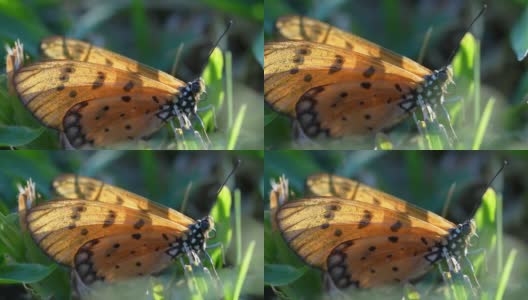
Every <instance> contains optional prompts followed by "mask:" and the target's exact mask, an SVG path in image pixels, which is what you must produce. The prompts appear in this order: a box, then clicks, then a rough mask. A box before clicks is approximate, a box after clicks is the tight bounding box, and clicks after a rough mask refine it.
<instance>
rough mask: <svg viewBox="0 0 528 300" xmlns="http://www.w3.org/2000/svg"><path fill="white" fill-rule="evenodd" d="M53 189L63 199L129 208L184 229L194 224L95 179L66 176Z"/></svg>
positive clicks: (60, 177)
mask: <svg viewBox="0 0 528 300" xmlns="http://www.w3.org/2000/svg"><path fill="white" fill-rule="evenodd" d="M52 187H53V190H54V192H55V193H56V194H57V195H58V196H59V197H61V198H66V199H85V200H88V201H98V202H103V203H109V204H113V205H118V206H122V207H127V208H130V209H133V210H138V211H141V212H145V213H148V214H153V215H156V216H158V217H160V218H163V219H167V220H171V221H173V222H175V223H178V224H181V225H182V226H183V227H187V226H189V225H190V224H192V223H194V220H193V219H191V218H189V217H187V216H186V215H184V214H182V213H180V212H178V211H176V210H174V209H171V208H168V207H164V206H162V205H159V204H156V203H155V202H152V201H149V200H148V199H146V198H144V197H142V196H139V195H137V194H135V193H131V192H129V191H127V190H124V189H121V188H119V187H116V186H113V185H110V184H108V183H104V182H102V181H99V180H96V179H93V178H89V177H84V176H77V175H73V174H64V175H60V176H58V177H57V178H55V179H54V180H53V183H52ZM183 227H182V228H183Z"/></svg>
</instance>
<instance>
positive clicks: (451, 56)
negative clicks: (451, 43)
mask: <svg viewBox="0 0 528 300" xmlns="http://www.w3.org/2000/svg"><path fill="white" fill-rule="evenodd" d="M487 8H488V5H487V4H486V3H484V5H483V6H482V9H481V10H480V12H479V14H478V15H477V16H476V17H475V18H474V19H473V21H471V24H469V26H468V27H467V28H466V30H465V31H464V34H462V36H461V37H460V38H459V39H458V43H457V46H456V47H455V49H454V50H453V52H451V55H449V59H448V60H447V61H448V64H450V63H451V60H452V59H453V57H455V54H456V53H457V52H458V49H460V43H462V39H463V38H464V36H465V35H466V33H468V32H469V30H470V29H471V27H472V26H473V24H475V22H476V21H477V20H478V19H479V18H480V16H482V14H483V13H484V12H485V11H486V9H487Z"/></svg>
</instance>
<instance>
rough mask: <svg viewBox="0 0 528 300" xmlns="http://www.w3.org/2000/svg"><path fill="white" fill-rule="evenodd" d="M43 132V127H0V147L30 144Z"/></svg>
mask: <svg viewBox="0 0 528 300" xmlns="http://www.w3.org/2000/svg"><path fill="white" fill-rule="evenodd" d="M44 131H45V127H40V128H36V129H35V128H29V127H22V126H0V146H12V147H17V146H22V145H26V144H29V143H31V142H32V141H34V140H35V139H36V138H38V137H39V136H40V135H41V134H42V133H43V132H44Z"/></svg>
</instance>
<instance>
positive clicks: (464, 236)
mask: <svg viewBox="0 0 528 300" xmlns="http://www.w3.org/2000/svg"><path fill="white" fill-rule="evenodd" d="M476 235H477V225H476V223H475V220H473V219H470V220H467V221H465V222H464V223H461V224H458V225H457V227H455V228H451V229H450V230H449V235H448V237H447V238H448V240H449V241H448V247H447V248H448V249H447V250H448V251H449V252H450V253H451V254H452V255H454V256H456V257H460V256H464V255H466V252H467V248H468V247H469V244H470V240H471V238H472V237H473V236H476Z"/></svg>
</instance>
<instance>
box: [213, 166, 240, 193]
mask: <svg viewBox="0 0 528 300" xmlns="http://www.w3.org/2000/svg"><path fill="white" fill-rule="evenodd" d="M241 163H242V161H241V160H240V159H237V161H236V164H235V166H234V167H233V170H231V172H230V173H229V175H227V177H226V179H225V180H224V183H222V185H220V187H219V188H218V191H217V192H216V197H218V195H219V194H220V191H222V188H223V187H224V185H226V183H227V181H228V180H229V178H231V175H233V174H234V173H235V171H236V169H238V167H240V164H241Z"/></svg>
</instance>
